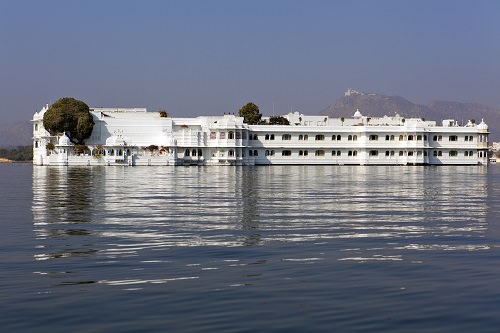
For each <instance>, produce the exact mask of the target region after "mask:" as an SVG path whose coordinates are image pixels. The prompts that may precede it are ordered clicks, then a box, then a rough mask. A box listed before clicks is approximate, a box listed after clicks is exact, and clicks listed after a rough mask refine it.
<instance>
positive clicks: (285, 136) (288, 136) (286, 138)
mask: <svg viewBox="0 0 500 333" xmlns="http://www.w3.org/2000/svg"><path fill="white" fill-rule="evenodd" d="M291 139H292V136H291V135H290V134H283V135H282V136H281V140H291Z"/></svg>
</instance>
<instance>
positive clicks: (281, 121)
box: [269, 116, 290, 125]
mask: <svg viewBox="0 0 500 333" xmlns="http://www.w3.org/2000/svg"><path fill="white" fill-rule="evenodd" d="M269 125H290V122H289V121H288V119H286V118H285V117H283V116H271V117H269Z"/></svg>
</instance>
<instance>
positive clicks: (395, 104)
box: [321, 89, 500, 142]
mask: <svg viewBox="0 0 500 333" xmlns="http://www.w3.org/2000/svg"><path fill="white" fill-rule="evenodd" d="M358 109H359V110H360V112H361V113H362V114H363V115H365V116H373V117H382V116H384V115H387V116H393V115H395V114H399V115H401V116H403V117H416V118H424V119H428V120H436V121H437V122H438V124H439V123H440V120H443V119H454V120H456V121H457V122H458V124H460V125H462V124H466V123H467V121H469V120H475V121H476V122H478V123H479V122H480V121H481V120H482V119H484V121H485V122H486V123H487V124H488V127H489V130H490V132H491V135H490V142H493V141H498V140H500V109H496V108H493V107H489V106H486V105H483V104H480V103H463V102H455V101H431V102H429V103H427V104H416V103H413V102H410V101H409V100H407V99H406V98H404V97H401V96H388V95H381V94H375V93H363V92H358V91H356V90H354V89H348V90H347V91H346V92H345V93H344V96H342V97H340V98H338V99H337V100H336V101H335V102H333V103H332V104H330V105H329V106H328V107H327V108H326V109H324V110H323V111H322V112H321V114H323V115H325V116H329V117H335V118H336V117H352V115H353V114H354V112H355V111H356V110H358Z"/></svg>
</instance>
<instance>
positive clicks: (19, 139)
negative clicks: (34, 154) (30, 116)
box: [0, 121, 33, 148]
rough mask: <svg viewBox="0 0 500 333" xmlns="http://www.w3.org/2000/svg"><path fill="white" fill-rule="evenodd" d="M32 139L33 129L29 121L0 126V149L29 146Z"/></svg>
mask: <svg viewBox="0 0 500 333" xmlns="http://www.w3.org/2000/svg"><path fill="white" fill-rule="evenodd" d="M32 137H33V128H32V127H31V122H30V121H20V122H16V123H11V124H0V148H11V147H17V146H28V145H31V144H32V141H31V138H32Z"/></svg>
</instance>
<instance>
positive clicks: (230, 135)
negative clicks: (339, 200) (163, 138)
mask: <svg viewBox="0 0 500 333" xmlns="http://www.w3.org/2000/svg"><path fill="white" fill-rule="evenodd" d="M395 138H396V137H395V136H394V135H386V136H385V140H386V141H394V140H395ZM210 139H211V140H215V139H217V132H210ZM219 139H226V132H220V133H219ZM227 139H229V140H234V139H237V140H238V139H243V140H246V132H233V131H229V132H227ZM274 139H275V135H274V134H265V135H264V140H266V141H267V140H274ZM298 139H299V141H307V140H309V135H307V134H299V136H298ZM368 139H369V140H370V141H378V140H379V136H378V135H377V134H371V135H370V136H369V137H368ZM398 139H399V141H414V140H415V141H422V140H424V141H427V135H421V134H418V135H413V134H410V135H403V134H401V135H399V136H398ZM432 139H433V141H442V140H443V136H442V135H434V136H433V137H432ZM249 140H258V136H257V134H250V135H249ZM281 140H283V141H288V140H292V135H291V134H288V133H285V134H283V135H281ZM314 140H315V141H324V140H325V135H324V134H316V135H315V137H314ZM341 140H342V136H341V135H340V134H334V135H332V141H341ZM357 140H358V136H357V135H356V134H354V135H351V134H350V135H348V136H347V141H357ZM448 141H452V142H453V141H458V135H450V136H449V137H448ZM464 141H467V142H472V141H474V136H472V135H466V136H465V137H464Z"/></svg>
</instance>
